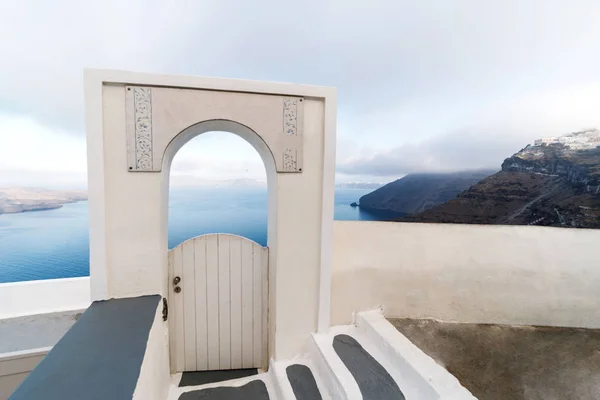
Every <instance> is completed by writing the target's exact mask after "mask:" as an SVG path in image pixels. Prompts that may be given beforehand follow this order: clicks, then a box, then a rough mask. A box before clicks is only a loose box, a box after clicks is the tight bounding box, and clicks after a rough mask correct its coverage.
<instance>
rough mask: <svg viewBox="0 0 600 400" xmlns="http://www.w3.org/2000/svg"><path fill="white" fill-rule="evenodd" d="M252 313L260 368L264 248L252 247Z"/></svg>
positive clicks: (255, 361)
mask: <svg viewBox="0 0 600 400" xmlns="http://www.w3.org/2000/svg"><path fill="white" fill-rule="evenodd" d="M252 253H253V254H252V256H253V257H252V258H253V260H252V268H253V271H252V272H253V274H252V280H253V282H252V283H253V285H252V298H253V301H252V311H253V313H254V314H253V318H252V322H253V332H254V334H253V338H252V341H253V346H254V349H253V352H252V353H253V359H254V362H253V364H254V366H260V365H261V363H262V345H263V334H262V265H263V264H262V247H260V246H256V245H253V246H252Z"/></svg>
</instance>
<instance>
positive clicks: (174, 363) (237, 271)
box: [168, 234, 269, 372]
mask: <svg viewBox="0 0 600 400" xmlns="http://www.w3.org/2000/svg"><path fill="white" fill-rule="evenodd" d="M268 263H269V251H268V248H267V247H262V246H261V245H259V244H258V243H256V242H253V241H252V240H250V239H246V238H243V237H241V236H236V235H228V234H211V235H202V236H198V237H195V238H192V239H189V240H187V241H185V242H183V243H181V244H180V245H178V246H177V247H175V248H173V249H171V250H170V251H169V316H168V320H169V342H170V344H169V345H170V357H171V370H172V371H175V372H180V371H206V370H224V369H240V368H264V367H266V364H267V302H268V283H267V282H268V281H267V270H268Z"/></svg>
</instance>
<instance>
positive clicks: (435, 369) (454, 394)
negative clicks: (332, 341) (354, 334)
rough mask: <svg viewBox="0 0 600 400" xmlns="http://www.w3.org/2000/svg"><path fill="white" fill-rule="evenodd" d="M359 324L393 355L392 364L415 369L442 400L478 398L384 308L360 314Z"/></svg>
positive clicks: (371, 337)
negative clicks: (400, 328) (395, 323)
mask: <svg viewBox="0 0 600 400" xmlns="http://www.w3.org/2000/svg"><path fill="white" fill-rule="evenodd" d="M355 323H356V326H357V328H358V329H360V330H361V331H363V332H364V333H365V334H366V335H367V337H368V338H369V339H370V340H371V341H372V342H373V344H375V345H376V346H378V347H379V350H380V353H381V354H383V355H385V356H386V357H390V358H392V360H391V363H394V364H403V365H406V366H407V367H408V368H410V369H412V370H414V372H415V373H416V374H418V375H419V376H420V378H421V379H423V380H424V381H425V382H427V384H429V385H430V386H431V387H432V388H433V390H434V391H435V392H436V393H438V395H439V397H440V399H448V398H452V399H457V400H477V398H476V397H475V396H473V394H472V393H471V392H470V391H469V390H468V389H467V388H465V387H464V386H463V385H461V383H460V381H459V380H458V379H457V378H456V377H455V376H454V375H452V374H451V373H450V372H448V370H446V369H445V368H444V367H442V366H441V365H439V364H438V363H437V362H436V361H435V360H434V359H433V358H431V357H430V356H429V355H427V354H426V353H425V352H423V350H421V349H420V348H419V347H418V346H417V345H415V344H414V343H413V342H411V341H410V340H409V339H408V338H407V337H406V336H404V335H403V334H402V333H401V332H400V331H398V330H397V329H396V328H395V327H394V326H393V325H392V324H391V323H390V322H389V321H388V320H387V319H386V318H385V317H384V315H383V311H382V310H381V309H376V310H370V311H363V312H359V313H356V314H355Z"/></svg>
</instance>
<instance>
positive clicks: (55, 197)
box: [0, 188, 87, 214]
mask: <svg viewBox="0 0 600 400" xmlns="http://www.w3.org/2000/svg"><path fill="white" fill-rule="evenodd" d="M85 200H87V193H86V192H85V191H74V190H68V191H67V190H47V189H31V188H4V189H0V214H16V213H23V212H31V211H44V210H54V209H57V208H61V207H62V206H63V205H64V204H68V203H75V202H77V201H85Z"/></svg>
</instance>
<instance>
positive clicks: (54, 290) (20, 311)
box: [0, 277, 91, 319]
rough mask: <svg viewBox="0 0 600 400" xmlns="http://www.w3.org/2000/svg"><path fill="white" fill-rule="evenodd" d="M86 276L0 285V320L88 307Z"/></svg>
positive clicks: (88, 288) (88, 284) (88, 281)
mask: <svg viewBox="0 0 600 400" xmlns="http://www.w3.org/2000/svg"><path fill="white" fill-rule="evenodd" d="M90 303H91V301H90V278H87V277H85V278H67V279H48V280H41V281H27V282H14V283H1V284H0V319H2V318H12V317H20V316H24V315H35V314H45V313H52V312H60V311H69V310H83V309H86V308H88V307H89V305H90Z"/></svg>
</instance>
